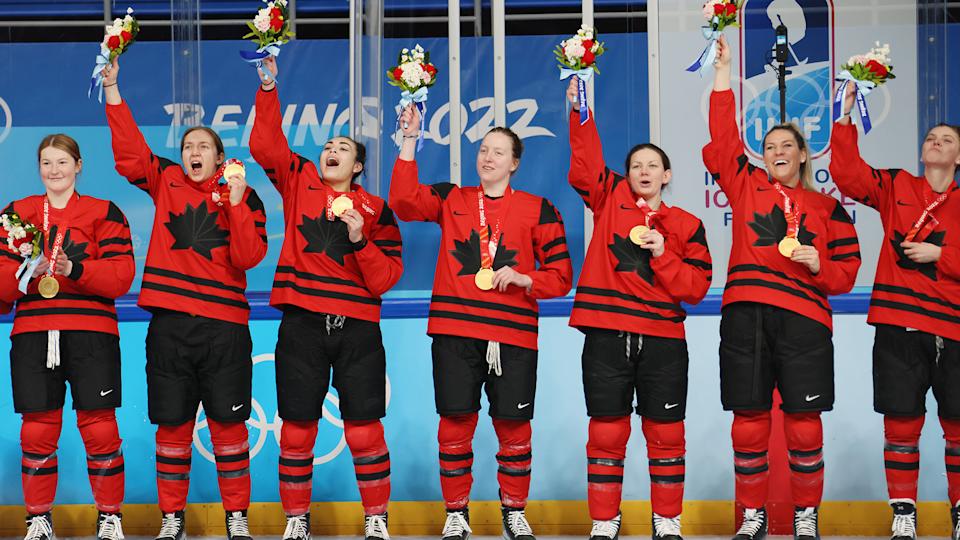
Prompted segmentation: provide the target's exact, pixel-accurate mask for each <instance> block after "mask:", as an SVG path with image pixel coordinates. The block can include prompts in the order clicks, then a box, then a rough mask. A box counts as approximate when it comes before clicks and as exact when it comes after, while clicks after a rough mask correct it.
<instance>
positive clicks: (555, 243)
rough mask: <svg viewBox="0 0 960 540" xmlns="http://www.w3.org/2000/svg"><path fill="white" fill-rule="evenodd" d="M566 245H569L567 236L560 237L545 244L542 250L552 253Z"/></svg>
mask: <svg viewBox="0 0 960 540" xmlns="http://www.w3.org/2000/svg"><path fill="white" fill-rule="evenodd" d="M566 243H567V237H566V236H558V237H556V238H554V239H553V240H551V241H549V242H547V243H546V244H544V245H543V247H542V248H540V249H542V250H543V251H544V252H547V251H550V250H551V249H553V248H555V247H557V246H559V245H560V244H566Z"/></svg>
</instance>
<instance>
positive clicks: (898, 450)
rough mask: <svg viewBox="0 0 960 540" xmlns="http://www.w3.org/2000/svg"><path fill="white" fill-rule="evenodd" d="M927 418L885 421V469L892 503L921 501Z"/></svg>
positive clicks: (903, 418) (915, 417)
mask: <svg viewBox="0 0 960 540" xmlns="http://www.w3.org/2000/svg"><path fill="white" fill-rule="evenodd" d="M923 422H924V417H923V416H913V417H904V416H889V415H886V416H884V417H883V438H884V442H883V469H884V471H885V472H886V475H887V495H888V496H889V497H890V500H910V501H913V502H916V500H917V482H918V480H919V478H920V432H921V431H922V430H923Z"/></svg>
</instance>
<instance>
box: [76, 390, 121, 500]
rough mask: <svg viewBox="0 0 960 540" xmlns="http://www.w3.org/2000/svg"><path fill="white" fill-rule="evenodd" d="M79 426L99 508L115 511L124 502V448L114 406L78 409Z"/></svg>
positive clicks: (94, 498) (91, 482) (88, 470)
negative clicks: (112, 407)
mask: <svg viewBox="0 0 960 540" xmlns="http://www.w3.org/2000/svg"><path fill="white" fill-rule="evenodd" d="M77 427H78V428H79V429H80V437H82V438H83V445H84V447H85V448H86V450H87V475H88V476H89V478H90V488H91V489H92V490H93V500H94V502H95V503H96V505H97V510H99V511H101V512H107V513H111V514H116V513H118V512H120V506H121V505H122V504H123V488H124V473H123V451H122V450H121V449H120V445H121V444H122V442H123V441H121V440H120V431H119V429H118V428H117V416H116V413H115V411H114V409H98V410H93V411H77Z"/></svg>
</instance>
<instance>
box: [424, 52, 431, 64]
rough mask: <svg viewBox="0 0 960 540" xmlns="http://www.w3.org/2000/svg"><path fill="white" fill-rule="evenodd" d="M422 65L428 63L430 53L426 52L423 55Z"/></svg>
mask: <svg viewBox="0 0 960 540" xmlns="http://www.w3.org/2000/svg"><path fill="white" fill-rule="evenodd" d="M423 63H424V64H429V63H430V51H426V52H425V53H423Z"/></svg>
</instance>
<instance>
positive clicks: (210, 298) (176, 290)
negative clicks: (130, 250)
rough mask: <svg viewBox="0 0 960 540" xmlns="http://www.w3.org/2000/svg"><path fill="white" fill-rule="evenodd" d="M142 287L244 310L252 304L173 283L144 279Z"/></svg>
mask: <svg viewBox="0 0 960 540" xmlns="http://www.w3.org/2000/svg"><path fill="white" fill-rule="evenodd" d="M144 277H146V276H144ZM140 289H150V290H153V291H159V292H165V293H168V294H174V295H177V296H185V297H187V298H194V299H196V300H201V301H204V302H210V303H213V304H222V305H225V306H230V307H235V308H240V309H244V310H249V309H250V306H249V305H248V304H247V302H246V300H243V301H240V300H233V299H231V298H223V297H222V296H214V295H212V294H203V293H200V292H197V291H191V290H188V289H181V288H180V287H174V286H172V285H163V284H161V283H152V282H149V281H146V280H144V281H143V283H142V284H141V285H140Z"/></svg>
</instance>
